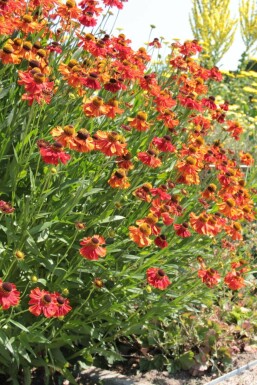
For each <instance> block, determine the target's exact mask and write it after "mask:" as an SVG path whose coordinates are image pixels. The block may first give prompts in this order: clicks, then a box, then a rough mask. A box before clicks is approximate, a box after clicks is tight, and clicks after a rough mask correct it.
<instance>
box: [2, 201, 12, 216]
mask: <svg viewBox="0 0 257 385" xmlns="http://www.w3.org/2000/svg"><path fill="white" fill-rule="evenodd" d="M14 210H15V208H13V207H12V206H11V205H10V203H7V202H5V201H0V211H1V212H2V213H4V214H11V213H13V212H14Z"/></svg>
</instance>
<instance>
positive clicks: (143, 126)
mask: <svg viewBox="0 0 257 385" xmlns="http://www.w3.org/2000/svg"><path fill="white" fill-rule="evenodd" d="M146 120H147V113H146V112H143V111H139V112H138V113H137V116H136V117H135V118H134V119H132V118H129V119H128V121H129V125H130V126H131V127H134V128H135V129H136V130H137V131H147V130H148V128H149V123H147V121H146Z"/></svg>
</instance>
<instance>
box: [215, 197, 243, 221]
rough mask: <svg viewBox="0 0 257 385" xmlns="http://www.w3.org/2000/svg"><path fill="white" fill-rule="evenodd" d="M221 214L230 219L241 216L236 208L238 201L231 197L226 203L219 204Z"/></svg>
mask: <svg viewBox="0 0 257 385" xmlns="http://www.w3.org/2000/svg"><path fill="white" fill-rule="evenodd" d="M217 206H218V207H219V212H220V213H221V214H223V215H225V216H227V217H228V218H231V219H237V218H238V217H239V215H240V210H239V209H238V208H237V207H236V201H235V199H233V198H232V197H229V198H228V199H226V200H225V201H224V202H221V203H218V204H217Z"/></svg>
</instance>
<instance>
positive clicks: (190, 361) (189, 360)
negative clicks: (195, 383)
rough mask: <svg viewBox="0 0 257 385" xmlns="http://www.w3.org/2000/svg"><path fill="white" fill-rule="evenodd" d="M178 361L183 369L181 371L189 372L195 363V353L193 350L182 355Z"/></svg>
mask: <svg viewBox="0 0 257 385" xmlns="http://www.w3.org/2000/svg"><path fill="white" fill-rule="evenodd" d="M176 361H177V363H178V364H179V366H180V367H181V369H183V370H188V369H190V368H191V367H192V366H193V365H194V363H195V360H194V353H193V352H192V351H191V350H189V351H188V352H185V353H184V354H182V355H181V356H180V357H179V358H178V359H177V360H176Z"/></svg>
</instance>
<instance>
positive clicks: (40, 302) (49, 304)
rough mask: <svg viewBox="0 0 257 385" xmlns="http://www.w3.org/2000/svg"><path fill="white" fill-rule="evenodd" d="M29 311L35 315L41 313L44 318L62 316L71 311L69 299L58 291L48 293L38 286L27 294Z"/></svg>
mask: <svg viewBox="0 0 257 385" xmlns="http://www.w3.org/2000/svg"><path fill="white" fill-rule="evenodd" d="M29 297H30V301H29V305H30V307H29V311H30V312H31V313H32V314H34V315H35V316H36V317H38V316H40V315H41V314H43V315H44V316H45V317H46V318H51V317H63V316H65V315H66V314H68V313H69V312H70V311H71V309H72V308H71V306H70V305H69V300H68V299H67V298H64V297H62V296H61V295H60V294H59V293H57V292H55V293H50V292H49V291H46V290H41V289H39V288H38V287H37V288H36V289H33V290H31V293H30V294H29Z"/></svg>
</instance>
